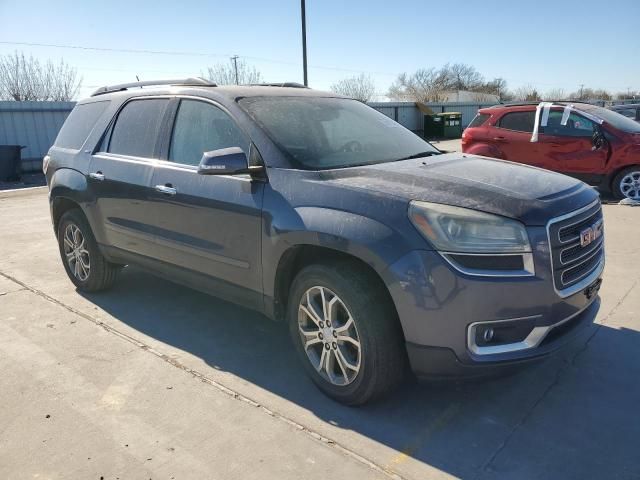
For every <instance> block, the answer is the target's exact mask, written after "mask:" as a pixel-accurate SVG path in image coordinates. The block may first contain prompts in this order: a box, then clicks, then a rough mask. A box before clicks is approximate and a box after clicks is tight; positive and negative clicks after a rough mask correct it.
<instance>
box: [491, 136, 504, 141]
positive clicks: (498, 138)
mask: <svg viewBox="0 0 640 480" xmlns="http://www.w3.org/2000/svg"><path fill="white" fill-rule="evenodd" d="M493 139H494V140H495V141H496V142H504V141H505V140H506V138H505V137H493Z"/></svg>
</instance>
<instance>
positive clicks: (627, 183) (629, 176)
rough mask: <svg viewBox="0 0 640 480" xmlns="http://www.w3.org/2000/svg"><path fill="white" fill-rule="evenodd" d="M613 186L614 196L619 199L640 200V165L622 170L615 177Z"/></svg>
mask: <svg viewBox="0 0 640 480" xmlns="http://www.w3.org/2000/svg"><path fill="white" fill-rule="evenodd" d="M611 186H612V190H613V194H614V196H615V197H616V198H618V199H622V198H630V199H632V200H640V165H634V166H632V167H629V168H625V169H624V170H622V171H621V172H620V173H618V174H617V175H616V176H615V178H614V179H613V183H612V185H611Z"/></svg>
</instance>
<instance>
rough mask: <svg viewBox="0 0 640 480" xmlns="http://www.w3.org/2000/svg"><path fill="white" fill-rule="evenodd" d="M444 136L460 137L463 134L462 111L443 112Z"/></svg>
mask: <svg viewBox="0 0 640 480" xmlns="http://www.w3.org/2000/svg"><path fill="white" fill-rule="evenodd" d="M440 116H441V117H442V126H443V132H442V133H443V135H442V136H443V137H445V138H460V137H461V136H462V114H461V113H460V112H445V113H441V114H440Z"/></svg>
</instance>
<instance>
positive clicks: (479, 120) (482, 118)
mask: <svg viewBox="0 0 640 480" xmlns="http://www.w3.org/2000/svg"><path fill="white" fill-rule="evenodd" d="M490 116H491V115H488V114H486V113H479V114H477V115H476V116H475V118H474V119H473V120H471V123H470V124H469V126H468V127H467V128H473V127H479V126H481V125H483V124H484V122H486V121H487V120H488V119H489V117H490Z"/></svg>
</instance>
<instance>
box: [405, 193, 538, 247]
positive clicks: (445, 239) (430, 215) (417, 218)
mask: <svg viewBox="0 0 640 480" xmlns="http://www.w3.org/2000/svg"><path fill="white" fill-rule="evenodd" d="M409 219H410V220H411V222H412V223H413V224H414V225H415V227H416V228H417V229H418V230H419V231H420V233H422V235H424V237H425V238H426V239H427V240H429V241H430V242H431V244H432V245H433V246H434V247H435V248H436V249H437V250H440V251H441V252H449V253H472V254H491V253H494V254H507V253H527V252H531V246H530V244H529V237H528V235H527V231H526V230H525V228H524V225H523V224H522V223H520V222H518V221H516V220H512V219H509V218H505V217H501V216H498V215H492V214H490V213H484V212H478V211H477V210H470V209H468V208H461V207H452V206H450V205H442V204H439V203H430V202H420V201H417V200H414V201H412V202H411V203H410V204H409Z"/></svg>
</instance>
